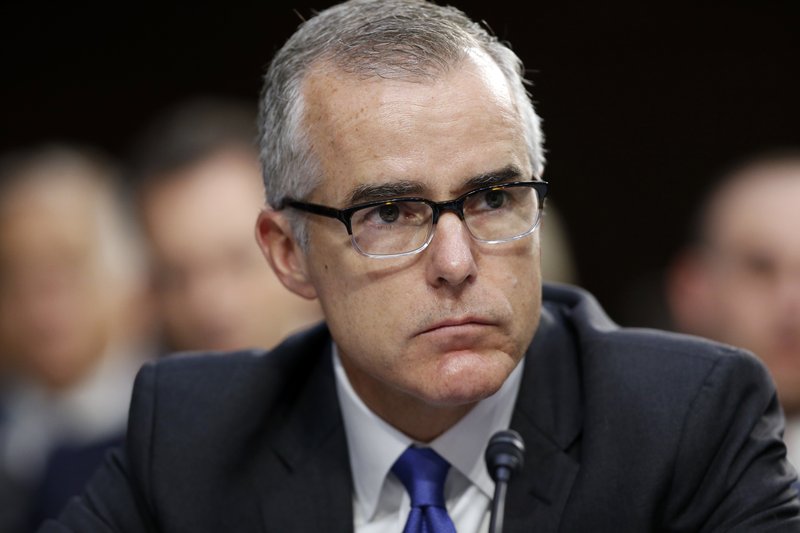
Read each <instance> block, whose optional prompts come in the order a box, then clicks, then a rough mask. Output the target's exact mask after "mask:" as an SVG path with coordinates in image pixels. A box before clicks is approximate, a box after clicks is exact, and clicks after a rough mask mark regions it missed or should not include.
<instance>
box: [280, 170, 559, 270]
mask: <svg viewBox="0 0 800 533" xmlns="http://www.w3.org/2000/svg"><path fill="white" fill-rule="evenodd" d="M506 187H530V188H532V189H534V190H535V191H536V196H537V197H538V199H539V212H540V213H541V212H542V209H544V201H545V198H546V197H547V191H548V188H549V183H548V182H546V181H542V180H534V181H512V182H508V183H495V184H492V185H486V186H483V187H478V188H477V189H472V190H470V191H467V192H465V193H464V194H462V195H461V196H459V197H458V198H454V199H453V200H446V201H444V202H435V201H433V200H430V199H428V198H423V197H419V196H399V197H396V198H387V199H385V200H374V201H371V202H365V203H362V204H356V205H354V206H351V207H346V208H344V209H336V208H335V207H328V206H325V205H321V204H315V203H311V202H301V201H300V200H294V199H292V198H285V199H284V200H283V202H282V203H281V205H280V207H279V209H284V208H286V207H292V208H294V209H298V210H300V211H305V212H307V213H312V214H314V215H321V216H324V217H328V218H335V219H336V220H338V221H339V222H341V223H342V224H344V227H345V228H347V234H348V235H350V238H351V241H352V239H353V227H352V222H351V219H352V217H353V213H355V212H356V211H360V210H361V209H366V208H370V207H376V206H379V205H387V204H392V203H395V202H422V203H425V204H427V205H428V206H429V207H430V208H431V211H432V212H433V214H432V217H431V234H430V235H429V236H428V239H427V241H426V242H425V243H424V244H423V245H421V246H420V247H419V248H417V249H415V250H411V251H409V252H402V253H398V254H385V255H384V254H370V253H367V252H364V251H363V250H361V249H360V248H359V247H358V244H356V243H355V242H353V247H354V248H355V249H356V251H358V252H359V253H360V254H362V255H365V256H367V257H373V258H392V257H401V256H405V255H411V254H415V253H419V252H421V251H422V250H424V249H425V248H426V247H427V246H428V244H430V242H431V239H432V236H433V233H434V228H435V227H436V224H437V223H438V222H439V216H440V215H441V214H442V213H444V212H447V211H449V212H451V213H455V214H456V216H458V218H459V219H460V220H461V221H462V222H464V202H466V200H467V198H469V197H471V196H474V195H476V194H480V193H482V192H486V191H492V190H498V189H505V188H506ZM540 220H541V216H540V217H539V219H537V221H536V223H535V224H534V225H533V227H532V228H531V229H530V231H528V232H525V233H522V234H521V235H518V236H515V237H511V238H509V239H503V240H500V241H487V240H483V239H478V238H477V237H475V236H474V235H472V232H471V231H470V235H472V237H473V238H474V239H475V240H478V241H480V242H488V243H501V242H510V241H513V240H516V239H519V238H522V237H525V236H526V235H529V234H530V233H533V231H534V230H535V229H536V227H537V226H538V224H539V222H540Z"/></svg>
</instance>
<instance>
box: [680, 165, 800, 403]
mask: <svg viewBox="0 0 800 533" xmlns="http://www.w3.org/2000/svg"><path fill="white" fill-rule="evenodd" d="M706 236H707V246H706V248H705V250H704V251H702V252H700V253H699V254H698V257H697V258H696V260H695V262H694V264H693V265H692V266H690V267H689V268H687V269H685V271H686V272H688V274H685V277H686V278H687V279H689V282H688V283H686V285H687V286H689V287H693V288H692V290H691V291H688V292H692V293H693V294H694V296H693V297H688V298H685V300H686V301H685V302H684V303H683V307H688V308H689V309H685V310H684V311H683V312H682V313H680V312H679V313H678V315H679V316H678V321H679V323H680V322H681V320H682V321H683V322H684V324H683V326H684V328H685V329H687V330H689V331H691V332H693V333H699V334H701V335H706V336H709V337H711V338H714V339H717V340H721V341H723V342H727V343H729V344H733V345H736V346H741V347H744V348H746V349H748V350H751V351H753V352H755V354H756V355H758V356H759V357H760V358H761V359H762V360H763V361H764V362H765V364H766V365H767V367H768V368H769V370H770V371H771V373H772V376H773V378H774V380H775V382H776V385H777V388H778V395H779V397H780V400H781V403H782V404H783V407H784V409H785V410H786V412H787V413H790V414H797V413H800V163H798V164H794V165H772V166H761V167H756V168H754V169H751V170H749V171H747V172H746V173H744V174H741V175H739V176H738V177H737V178H736V179H735V181H733V182H732V184H731V185H729V186H728V187H727V188H725V189H724V190H723V192H722V193H721V194H720V195H719V196H718V197H717V198H716V199H715V201H714V203H713V204H712V205H711V208H710V211H709V217H708V219H707V224H706ZM684 292H687V291H684ZM673 299H674V298H673ZM674 307H675V306H674ZM678 309H680V308H678ZM682 317H683V318H682ZM679 325H681V324H679Z"/></svg>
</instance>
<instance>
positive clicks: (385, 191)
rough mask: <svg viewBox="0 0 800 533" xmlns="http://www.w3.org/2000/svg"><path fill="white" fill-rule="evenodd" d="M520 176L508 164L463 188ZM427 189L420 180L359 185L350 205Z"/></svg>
mask: <svg viewBox="0 0 800 533" xmlns="http://www.w3.org/2000/svg"><path fill="white" fill-rule="evenodd" d="M520 176H522V171H521V170H520V168H519V167H517V166H516V165H508V166H506V167H503V168H501V169H498V170H493V171H491V172H486V173H484V174H480V175H478V176H474V177H472V178H469V179H468V180H466V181H465V182H464V184H463V185H462V187H461V188H462V189H463V190H469V189H475V188H477V187H485V186H487V185H494V184H497V183H505V182H508V181H513V180H515V179H519V178H520ZM425 190H426V187H425V186H424V185H423V184H422V183H420V182H418V181H396V182H392V183H378V184H365V185H359V186H358V187H356V188H355V189H353V192H351V193H350V198H349V203H348V205H356V204H360V203H365V202H373V201H379V200H389V199H392V198H398V197H402V196H420V195H422V194H423V193H424V192H425Z"/></svg>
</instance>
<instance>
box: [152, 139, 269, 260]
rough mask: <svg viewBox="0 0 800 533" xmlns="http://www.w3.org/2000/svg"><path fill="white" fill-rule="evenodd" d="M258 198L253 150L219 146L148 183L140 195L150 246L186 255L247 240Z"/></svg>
mask: <svg viewBox="0 0 800 533" xmlns="http://www.w3.org/2000/svg"><path fill="white" fill-rule="evenodd" d="M262 202H263V189H262V185H261V180H260V170H259V166H258V161H257V158H256V156H255V154H251V153H249V152H238V151H222V152H218V153H215V154H212V155H210V156H209V157H208V158H205V159H202V160H200V161H198V162H197V163H195V164H192V165H189V166H187V167H184V168H181V169H178V170H176V171H174V172H173V173H171V174H169V175H168V176H165V177H164V180H163V181H162V182H157V183H154V184H152V186H151V187H150V188H148V189H147V190H146V191H145V195H144V197H143V205H142V207H143V215H144V218H145V223H146V226H147V232H148V235H149V237H150V241H151V245H152V246H153V248H154V251H156V252H157V253H159V254H162V255H164V256H167V255H169V256H173V257H175V258H181V257H183V258H186V259H187V260H191V258H192V257H194V255H193V253H194V254H196V253H198V252H200V251H204V252H205V251H207V252H208V253H213V252H215V251H217V252H222V251H224V250H226V249H227V248H229V247H230V246H231V245H232V244H236V245H238V244H239V243H244V244H245V245H248V246H250V245H252V247H253V248H255V244H254V241H253V236H252V230H253V227H254V224H255V219H256V217H257V216H258V212H259V210H260V208H261V206H262Z"/></svg>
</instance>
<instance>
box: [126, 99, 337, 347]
mask: <svg viewBox="0 0 800 533" xmlns="http://www.w3.org/2000/svg"><path fill="white" fill-rule="evenodd" d="M255 138H256V124H255V107H253V108H252V109H251V108H250V107H248V106H247V105H245V104H242V103H239V102H233V101H223V100H219V99H198V100H193V101H190V102H186V103H184V104H182V105H179V106H177V107H176V108H174V109H172V110H170V111H169V112H168V113H166V114H164V115H162V116H160V117H158V118H157V119H156V120H155V121H154V122H153V124H152V125H150V127H149V128H147V129H146V131H145V133H144V135H143V136H142V139H141V140H140V141H139V143H138V144H137V146H136V148H135V151H134V163H133V167H134V169H135V170H134V172H135V177H134V180H133V181H134V183H135V186H136V189H137V192H136V198H137V203H138V211H139V215H140V218H141V221H142V223H143V227H144V233H145V235H146V237H147V241H148V243H149V251H150V258H151V265H152V281H153V283H152V285H153V289H154V294H155V300H156V302H157V304H158V308H159V313H160V319H161V324H162V328H163V329H162V335H163V342H164V346H163V351H164V352H170V351H176V350H199V349H206V350H231V349H237V348H249V347H261V348H271V347H272V346H274V345H275V344H276V343H277V342H278V341H279V340H281V339H282V338H283V337H284V336H285V335H286V334H287V333H291V332H293V331H294V330H296V329H299V328H301V327H303V326H305V325H308V324H310V323H312V322H315V321H317V320H319V319H320V318H321V314H320V311H319V308H318V305H317V303H316V302H311V301H309V300H304V299H302V298H300V297H299V296H296V295H294V294H292V293H290V292H289V291H288V290H286V289H285V288H284V287H283V285H281V283H280V282H279V281H278V279H277V278H276V277H275V275H274V274H273V273H272V272H271V271H270V270H269V269H265V268H264V264H263V257H262V256H261V253H260V251H259V249H258V247H257V246H256V245H255V235H254V231H253V227H254V224H255V220H256V218H257V217H258V214H259V212H260V210H261V208H262V207H263V198H264V192H263V185H262V181H261V170H260V165H259V161H258V152H257V150H256V147H255Z"/></svg>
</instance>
